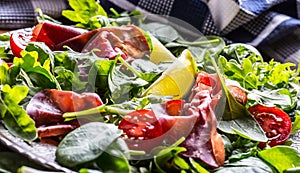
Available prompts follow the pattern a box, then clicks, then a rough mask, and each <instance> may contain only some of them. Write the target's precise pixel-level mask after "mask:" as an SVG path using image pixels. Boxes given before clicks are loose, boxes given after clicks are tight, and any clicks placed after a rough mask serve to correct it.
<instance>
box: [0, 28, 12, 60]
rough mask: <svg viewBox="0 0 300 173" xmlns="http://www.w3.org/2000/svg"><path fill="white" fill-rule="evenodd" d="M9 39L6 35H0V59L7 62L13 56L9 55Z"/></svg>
mask: <svg viewBox="0 0 300 173" xmlns="http://www.w3.org/2000/svg"><path fill="white" fill-rule="evenodd" d="M9 38H10V35H9V34H8V33H4V34H0V59H4V60H9V59H11V58H12V56H13V55H12V54H11V53H10V44H9Z"/></svg>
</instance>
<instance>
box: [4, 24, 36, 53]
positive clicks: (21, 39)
mask: <svg viewBox="0 0 300 173" xmlns="http://www.w3.org/2000/svg"><path fill="white" fill-rule="evenodd" d="M31 38H32V33H31V32H27V31H23V30H18V31H15V32H12V34H11V36H10V40H9V41H10V47H11V51H12V53H13V54H14V55H15V56H16V57H19V58H21V54H20V53H21V51H22V50H24V49H25V48H26V45H27V44H28V42H30V40H31Z"/></svg>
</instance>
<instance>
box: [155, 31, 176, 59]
mask: <svg viewBox="0 0 300 173" xmlns="http://www.w3.org/2000/svg"><path fill="white" fill-rule="evenodd" d="M150 38H151V42H152V47H153V49H152V52H151V53H150V61H151V62H153V63H155V64H158V63H160V62H173V61H175V60H176V58H175V56H174V55H173V54H172V53H171V52H170V51H169V50H168V49H167V48H166V47H165V46H164V45H163V44H162V43H161V42H160V41H159V40H158V39H157V38H155V37H153V36H150Z"/></svg>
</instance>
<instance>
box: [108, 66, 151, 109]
mask: <svg viewBox="0 0 300 173" xmlns="http://www.w3.org/2000/svg"><path fill="white" fill-rule="evenodd" d="M122 71H124V70H122V69H121V66H117V65H114V67H113V68H112V70H111V72H110V74H109V78H108V84H109V90H110V93H111V97H112V100H113V101H114V102H115V103H121V102H124V101H128V100H131V98H133V97H134V96H135V95H136V93H137V91H139V89H140V88H141V87H143V86H146V85H147V84H148V82H147V81H145V80H143V79H141V78H139V77H137V76H130V75H127V74H125V73H123V72H122ZM134 90H136V92H134Z"/></svg>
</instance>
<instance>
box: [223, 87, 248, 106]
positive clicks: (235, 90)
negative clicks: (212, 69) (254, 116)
mask: <svg viewBox="0 0 300 173" xmlns="http://www.w3.org/2000/svg"><path fill="white" fill-rule="evenodd" d="M227 88H228V90H229V92H230V93H231V95H232V96H233V97H234V98H235V99H236V101H237V102H239V103H240V104H242V105H244V106H245V105H246V104H247V94H246V92H245V91H244V90H242V89H241V88H240V87H238V86H235V85H228V86H227Z"/></svg>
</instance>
